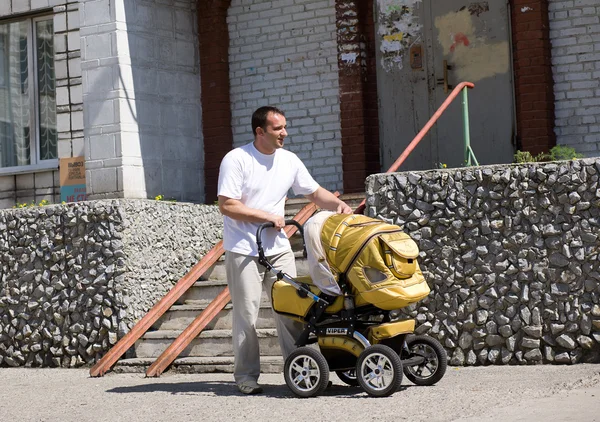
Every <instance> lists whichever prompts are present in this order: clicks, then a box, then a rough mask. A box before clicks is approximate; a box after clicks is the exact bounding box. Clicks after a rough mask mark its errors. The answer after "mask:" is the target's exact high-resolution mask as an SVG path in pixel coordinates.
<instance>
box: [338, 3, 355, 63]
mask: <svg viewBox="0 0 600 422" xmlns="http://www.w3.org/2000/svg"><path fill="white" fill-rule="evenodd" d="M336 20H337V22H336V23H337V27H338V28H337V43H338V64H339V65H340V66H344V67H345V68H348V69H350V68H353V67H355V66H354V65H356V64H358V63H359V62H360V57H361V45H360V36H359V30H358V15H357V12H356V4H355V3H354V2H353V1H343V2H336Z"/></svg>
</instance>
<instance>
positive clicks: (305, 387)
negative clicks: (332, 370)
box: [283, 347, 329, 397]
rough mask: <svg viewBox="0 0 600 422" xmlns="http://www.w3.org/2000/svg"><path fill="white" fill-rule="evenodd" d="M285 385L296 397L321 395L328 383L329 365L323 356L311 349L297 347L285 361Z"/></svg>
mask: <svg viewBox="0 0 600 422" xmlns="http://www.w3.org/2000/svg"><path fill="white" fill-rule="evenodd" d="M283 377H284V378H285V383H286V384H287V386H288V387H289V388H290V390H292V392H293V393H294V394H295V395H297V396H298V397H313V396H316V395H317V394H319V393H322V392H323V391H325V389H326V388H327V384H328V383H329V365H328V364H327V360H326V359H325V356H323V355H322V354H321V353H320V352H319V351H317V350H315V349H313V348H311V347H299V348H298V349H296V350H294V351H293V352H292V353H291V354H290V355H289V356H288V358H287V359H286V360H285V366H284V372H283Z"/></svg>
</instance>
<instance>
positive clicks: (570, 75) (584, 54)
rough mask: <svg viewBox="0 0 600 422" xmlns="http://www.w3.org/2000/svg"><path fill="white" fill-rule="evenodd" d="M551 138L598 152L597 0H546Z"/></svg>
mask: <svg viewBox="0 0 600 422" xmlns="http://www.w3.org/2000/svg"><path fill="white" fill-rule="evenodd" d="M549 11H550V39H551V41H552V64H553V74H554V82H555V85H554V95H555V99H556V102H555V104H556V109H555V113H556V123H555V124H556V126H555V132H556V141H557V143H558V144H562V145H569V146H572V147H574V148H575V149H576V150H577V151H579V152H581V153H583V154H585V155H586V156H589V157H591V156H598V155H600V2H599V1H598V0H569V1H564V0H563V1H560V0H549Z"/></svg>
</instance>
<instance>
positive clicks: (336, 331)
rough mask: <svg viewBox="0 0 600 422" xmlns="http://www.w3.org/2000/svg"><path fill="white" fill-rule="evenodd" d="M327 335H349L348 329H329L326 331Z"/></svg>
mask: <svg viewBox="0 0 600 422" xmlns="http://www.w3.org/2000/svg"><path fill="white" fill-rule="evenodd" d="M325 334H333V335H342V336H345V335H346V334H348V329H347V328H327V329H326V330H325Z"/></svg>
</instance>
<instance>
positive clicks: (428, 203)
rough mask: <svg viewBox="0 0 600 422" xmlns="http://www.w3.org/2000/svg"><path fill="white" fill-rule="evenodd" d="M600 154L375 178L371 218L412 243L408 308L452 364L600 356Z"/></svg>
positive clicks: (565, 360)
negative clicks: (415, 275)
mask: <svg viewBox="0 0 600 422" xmlns="http://www.w3.org/2000/svg"><path fill="white" fill-rule="evenodd" d="M599 174H600V161H596V160H594V159H584V160H575V161H568V162H553V163H531V164H527V165H501V166H483V167H472V168H461V169H452V170H450V169H449V170H434V171H425V172H408V173H394V174H378V175H373V176H370V177H369V178H368V179H367V183H366V186H367V213H368V214H369V215H370V216H374V217H379V218H382V219H384V220H387V221H390V222H393V223H394V224H398V225H401V226H403V227H404V228H405V230H406V232H407V233H409V234H410V235H411V236H413V237H414V239H415V240H417V242H418V244H419V247H420V249H421V255H420V265H421V268H422V269H423V270H424V272H425V276H426V278H427V280H428V281H429V284H430V286H431V287H432V292H431V294H430V295H429V297H428V298H426V299H425V300H423V301H421V302H420V303H418V304H415V305H412V306H411V307H409V308H406V309H405V313H406V314H408V315H410V316H412V317H414V318H416V320H417V332H418V333H426V334H428V335H430V336H433V337H435V338H437V339H438V340H439V341H440V342H441V343H442V344H443V345H444V347H445V348H446V350H447V351H448V356H449V357H450V358H451V359H450V362H451V364H452V365H477V364H525V363H527V364H533V363H542V362H546V363H549V362H555V363H577V362H600V283H599V280H600V255H599V252H600V250H599V239H598V235H599V234H600V232H599V227H600V186H599V185H598V178H599Z"/></svg>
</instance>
